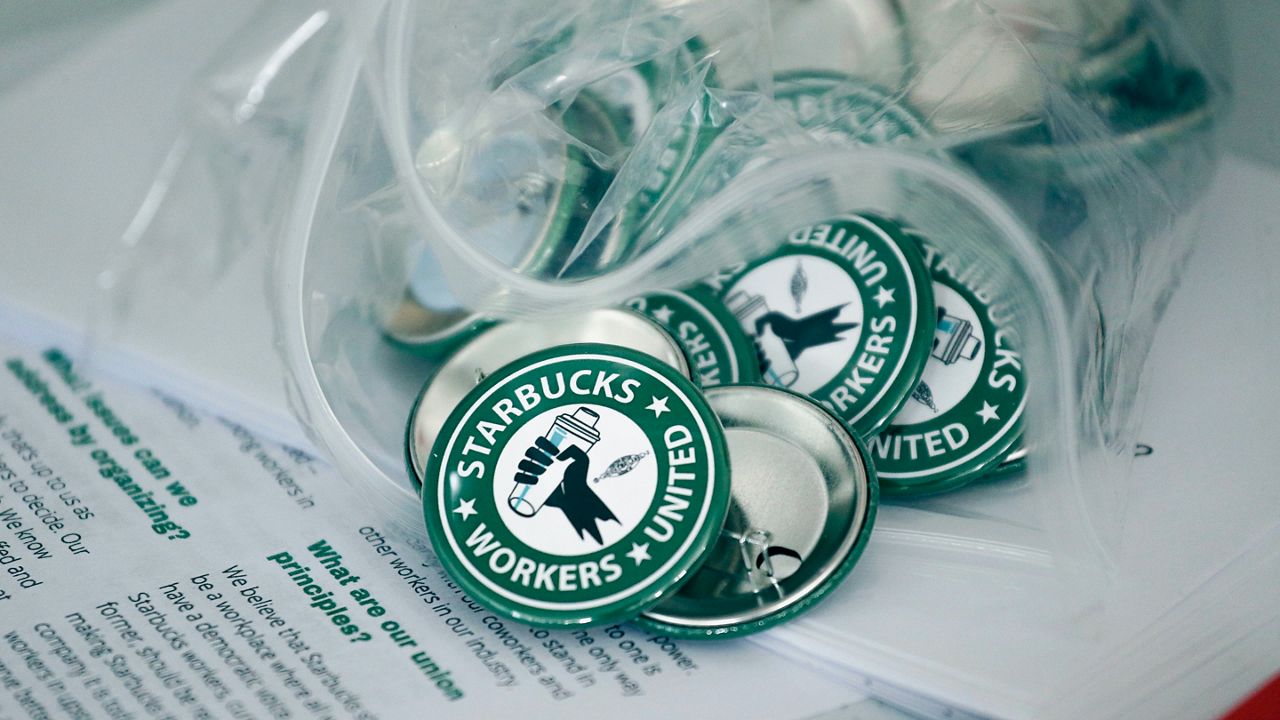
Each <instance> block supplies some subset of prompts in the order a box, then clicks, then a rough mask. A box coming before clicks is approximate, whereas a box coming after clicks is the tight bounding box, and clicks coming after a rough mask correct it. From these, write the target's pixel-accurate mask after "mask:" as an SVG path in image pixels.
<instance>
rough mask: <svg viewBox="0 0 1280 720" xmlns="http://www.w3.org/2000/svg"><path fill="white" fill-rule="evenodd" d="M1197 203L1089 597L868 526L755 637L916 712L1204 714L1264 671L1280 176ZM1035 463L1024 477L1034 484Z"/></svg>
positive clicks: (1277, 553) (1232, 166)
mask: <svg viewBox="0 0 1280 720" xmlns="http://www.w3.org/2000/svg"><path fill="white" fill-rule="evenodd" d="M1206 204H1207V210H1206V214H1205V217H1204V222H1203V229H1202V232H1201V243H1200V246H1199V248H1198V254H1197V255H1195V257H1194V258H1193V260H1192V262H1191V263H1190V264H1189V265H1188V267H1187V268H1186V270H1185V274H1184V277H1183V287H1182V288H1181V289H1180V290H1179V292H1178V294H1177V295H1175V296H1174V298H1173V301H1172V302H1171V304H1170V306H1169V309H1168V314H1167V316H1166V317H1165V319H1164V321H1163V324H1162V325H1161V327H1160V330H1159V333H1158V334H1157V337H1156V341H1155V345H1154V347H1153V349H1152V361H1151V363H1152V365H1151V369H1150V371H1149V374H1148V379H1147V381H1148V382H1149V383H1150V399H1149V400H1148V408H1147V412H1146V417H1145V422H1144V427H1143V429H1142V432H1141V436H1140V440H1141V441H1142V442H1143V443H1144V444H1145V446H1146V448H1147V449H1152V450H1153V452H1152V453H1151V454H1149V455H1144V456H1143V457H1138V458H1136V459H1135V460H1134V465H1133V473H1132V477H1131V478H1130V481H1129V484H1128V487H1129V488H1130V490H1129V497H1128V504H1127V514H1126V516H1125V522H1124V534H1123V537H1122V538H1121V539H1120V542H1119V543H1118V552H1117V558H1116V567H1115V568H1114V572H1113V583H1112V585H1111V586H1109V587H1108V588H1107V591H1106V592H1105V593H1104V596H1103V597H1102V599H1101V601H1100V602H1099V603H1098V604H1097V605H1095V606H1093V607H1091V608H1089V609H1088V610H1087V611H1086V612H1083V613H1080V614H1076V615H1070V616H1059V615H1057V614H1055V612H1054V611H1053V608H1054V607H1055V594H1056V593H1058V592H1061V589H1060V588H1059V586H1058V585H1057V584H1056V583H1054V582H1053V581H1052V578H1051V577H1050V576H1049V574H1048V573H1044V574H1043V575H1038V574H1037V573H1036V572H1035V567H1034V564H1033V563H1027V565H1026V567H1025V568H1024V570H1025V572H1024V573H1021V574H1014V573H1010V572H1007V571H1001V568H1000V567H999V565H998V564H997V563H991V564H990V566H989V567H988V566H985V565H984V564H983V563H982V562H981V557H980V556H964V555H958V554H957V553H955V552H952V551H945V550H944V551H938V552H934V553H930V552H929V551H928V550H927V549H918V550H917V551H916V552H914V554H912V553H908V552H905V551H904V548H902V547H900V546H895V543H894V539H893V538H892V537H891V536H889V535H886V534H885V533H882V532H880V529H879V528H878V529H877V531H876V533H873V535H872V540H871V543H870V545H869V546H868V548H867V551H866V553H865V554H864V556H863V558H862V560H861V561H860V563H859V565H858V567H857V569H856V570H855V572H854V573H853V574H852V575H851V576H850V578H849V580H848V581H847V582H846V583H845V585H844V586H843V587H842V588H841V589H840V590H839V591H838V592H837V593H835V594H833V596H832V597H831V598H830V599H829V601H828V602H826V603H825V604H824V605H823V606H821V607H820V608H818V609H817V610H816V611H815V612H814V613H812V614H811V615H809V616H807V617H805V618H802V619H800V620H799V621H798V622H796V623H793V624H791V625H788V626H786V627H783V628H780V629H779V630H778V631H777V632H775V633H771V634H770V635H769V636H767V637H765V638H762V641H765V642H771V643H781V644H786V645H790V646H791V647H792V651H793V652H795V653H797V655H798V656H804V657H809V658H812V661H813V662H817V663H824V662H825V663H831V664H836V665H839V666H841V667H843V668H845V669H846V671H847V672H855V671H856V672H859V673H861V674H865V675H868V676H870V677H872V678H873V679H874V681H876V682H877V683H879V682H884V683H888V684H889V688H888V690H889V694H890V695H892V694H893V692H894V691H895V688H896V687H901V688H906V689H908V690H909V691H910V692H911V693H918V694H922V695H924V696H926V697H931V698H934V699H935V700H936V702H934V703H932V704H929V703H927V702H925V703H920V704H916V705H913V707H916V708H917V709H919V710H921V711H922V712H925V713H928V714H931V715H934V716H939V717H941V716H946V717H953V716H954V715H953V714H951V712H950V711H949V710H948V706H953V707H957V708H966V709H970V710H974V711H977V712H980V713H983V714H990V715H995V716H998V717H1018V718H1021V717H1027V718H1056V717H1061V718H1082V717H1087V718H1107V717H1115V718H1125V720H1133V719H1134V718H1160V719H1161V720H1165V719H1168V718H1204V717H1215V716H1219V715H1221V714H1222V713H1224V712H1226V711H1227V710H1228V709H1229V708H1231V707H1232V706H1233V705H1234V704H1235V703H1236V702H1238V701H1239V699H1240V698H1241V697H1243V696H1245V695H1246V694H1247V693H1249V692H1250V691H1251V690H1252V689H1253V688H1254V687H1256V686H1258V685H1259V684H1260V683H1261V682H1263V681H1264V680H1265V679H1266V678H1267V677H1269V676H1271V675H1272V674H1273V673H1275V672H1276V670H1277V668H1280V603H1277V601H1276V598H1277V597H1280V519H1278V517H1277V514H1276V508H1280V483H1277V482H1275V480H1274V475H1275V470H1276V468H1277V467H1280V444H1278V443H1277V442H1276V440H1275V437H1274V436H1275V431H1274V428H1275V412H1276V408H1277V407H1280V383H1278V382H1277V381H1276V373H1275V370H1274V362H1275V360H1274V358H1275V357H1276V356H1277V354H1278V353H1280V339H1277V336H1276V335H1275V334H1274V333H1272V332H1270V329H1269V328H1270V325H1271V322H1270V319H1271V318H1273V317H1274V316H1275V308H1276V307H1277V305H1278V304H1280V286H1278V285H1277V283H1276V278H1277V277H1280V275H1278V273H1280V245H1277V244H1276V242H1275V228H1276V227H1278V226H1280V175H1278V174H1277V173H1275V172H1274V171H1270V170H1263V169H1260V168H1258V167H1256V166H1253V165H1251V164H1249V163H1247V162H1243V161H1241V160H1239V159H1238V158H1229V159H1228V160H1227V161H1226V162H1225V163H1224V166H1223V168H1222V169H1221V172H1220V175H1219V177H1218V179H1217V182H1216V183H1215V185H1214V188H1213V190H1212V192H1211V194H1210V196H1209V198H1208V200H1207V203H1206ZM1142 452H1143V453H1145V452H1146V449H1144V450H1142ZM1030 462H1031V465H1032V468H1033V469H1032V470H1031V472H1030V474H1029V475H1028V476H1027V477H1026V478H1024V479H1023V480H1021V481H1017V482H1038V481H1039V482H1043V481H1045V480H1046V479H1045V478H1044V477H1043V476H1039V475H1037V474H1036V473H1035V471H1034V462H1035V459H1034V456H1033V457H1032V458H1031V459H1030ZM939 626H942V627H944V628H945V632H938V631H937V628H938V627H939ZM868 688H869V689H870V690H871V691H872V692H873V693H875V692H878V690H877V689H876V685H873V684H869V685H868Z"/></svg>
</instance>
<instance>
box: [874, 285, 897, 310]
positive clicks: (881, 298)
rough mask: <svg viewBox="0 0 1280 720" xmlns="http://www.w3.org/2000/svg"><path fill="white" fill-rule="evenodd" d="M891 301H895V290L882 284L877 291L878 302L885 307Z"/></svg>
mask: <svg viewBox="0 0 1280 720" xmlns="http://www.w3.org/2000/svg"><path fill="white" fill-rule="evenodd" d="M891 302H893V291H892V290H890V289H889V288H887V287H885V286H883V285H881V286H880V289H879V290H877V291H876V304H877V305H879V306H880V307H884V306H885V305H888V304H889V303H891Z"/></svg>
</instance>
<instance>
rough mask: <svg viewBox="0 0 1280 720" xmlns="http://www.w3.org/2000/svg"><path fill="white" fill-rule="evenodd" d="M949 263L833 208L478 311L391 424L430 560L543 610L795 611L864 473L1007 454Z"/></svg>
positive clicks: (1003, 408)
mask: <svg viewBox="0 0 1280 720" xmlns="http://www.w3.org/2000/svg"><path fill="white" fill-rule="evenodd" d="M969 276H971V273H966V272H964V271H963V269H961V268H956V267H954V266H953V264H951V263H949V262H948V260H947V259H946V258H945V257H943V256H942V254H941V253H939V252H938V251H937V250H936V248H934V247H933V246H932V245H930V244H929V243H928V242H927V241H926V240H924V239H923V238H921V237H919V236H918V235H916V234H914V233H911V232H909V231H905V230H903V229H902V228H901V227H900V226H899V225H897V224H896V223H894V222H892V221H889V220H886V219H884V218H881V217H877V216H874V215H871V214H848V215H844V216H841V217H838V218H833V219H831V220H830V221H827V222H823V223H816V224H814V225H810V226H806V227H803V228H798V229H796V230H795V231H793V232H791V233H789V234H788V236H787V237H786V238H785V240H784V242H782V243H781V245H780V246H779V247H778V248H777V249H776V250H775V251H774V252H773V253H771V254H770V255H768V256H766V257H764V258H761V259H758V260H756V261H754V262H752V263H749V264H746V265H744V266H740V267H737V268H734V269H733V270H731V271H725V272H722V273H720V274H718V275H716V276H714V277H713V278H710V279H708V280H707V281H706V282H705V283H703V284H701V285H699V286H697V287H693V288H688V289H685V290H682V291H673V290H665V291H655V292H651V293H648V294H646V295H642V296H639V297H636V298H633V299H631V300H630V301H628V302H627V303H626V306H625V307H622V308H613V309H599V310H591V311H586V312H583V313H579V314H577V315H571V316H567V317H554V318H548V319H546V320H541V321H512V322H505V323H497V322H492V323H489V324H488V326H487V327H484V328H482V329H478V330H476V331H475V333H474V334H473V336H472V337H470V338H469V339H468V340H467V341H465V342H464V343H462V344H461V345H460V346H459V347H458V348H457V349H456V350H454V351H453V352H452V354H450V355H449V356H447V357H446V358H445V359H444V360H443V362H442V363H441V365H440V367H439V368H438V369H437V371H436V372H435V374H434V375H433V376H432V378H431V379H430V380H429V381H428V382H427V383H426V385H425V386H424V388H423V390H422V393H421V394H420V396H419V398H418V401H417V403H416V404H415V406H414V409H413V412H412V414H411V416H410V419H409V425H408V432H407V439H406V459H407V463H408V466H409V472H410V475H411V477H412V478H413V480H414V482H415V483H416V484H417V485H418V486H419V487H420V488H421V496H422V502H423V509H424V515H425V519H426V524H427V528H428V532H429V535H430V537H431V540H432V543H433V545H434V547H435V548H436V550H437V553H438V554H439V556H440V559H441V562H442V564H443V565H444V567H445V568H446V569H447V570H448V572H449V573H450V575H451V576H452V577H453V578H454V579H455V580H456V581H457V582H458V584H459V585H460V586H462V587H463V588H464V589H465V590H466V591H467V592H468V593H469V594H470V595H472V596H473V597H475V598H477V599H478V600H479V601H481V602H482V603H484V604H485V605H487V606H488V607H490V608H492V609H493V610H494V611H496V612H501V613H503V614H505V615H507V616H508V617H511V618H513V619H516V620H520V621H523V622H527V623H530V624H532V625H538V626H544V627H560V626H571V625H582V624H600V623H609V622H618V621H627V620H634V621H636V622H639V623H641V624H643V625H646V626H648V627H650V628H652V629H655V630H660V631H661V632H663V633H666V634H670V635H674V636H680V637H709V636H726V635H735V634H744V633H749V632H754V631H757V630H760V629H763V628H767V627H770V626H772V625H774V624H777V623H779V622H782V621H784V620H786V619H788V618H791V617H793V616H794V615H796V614H797V613H799V612H802V611H804V610H805V609H806V608H808V607H810V606H812V605H813V604H814V603H816V602H818V601H819V600H820V599H821V598H822V597H824V596H825V595H826V594H827V593H828V592H829V591H830V590H831V589H832V588H834V587H835V586H836V585H837V584H839V582H840V581H841V580H842V579H843V578H844V577H845V576H846V575H848V574H849V573H850V571H851V570H852V568H853V567H854V565H855V563H856V562H857V560H858V558H859V556H860V555H861V553H862V551H863V549H864V548H865V546H866V543H867V540H868V538H869V536H870V533H871V529H872V526H873V524H874V520H875V514H876V508H877V505H878V502H879V497H880V494H881V493H882V492H883V493H884V495H885V496H900V497H910V496H917V495H924V494H933V493H939V492H944V491H948V490H953V489H956V488H959V487H962V486H964V485H967V484H969V483H971V482H973V481H974V480H977V479H979V478H983V477H996V476H1004V475H1008V474H1010V473H1014V472H1017V471H1018V470H1019V469H1020V468H1021V467H1022V464H1023V463H1024V462H1025V460H1024V459H1023V455H1024V454H1025V453H1024V452H1023V451H1022V450H1021V449H1020V448H1019V447H1018V445H1017V443H1018V440H1019V438H1020V429H1021V425H1020V419H1021V412H1022V405H1023V402H1024V398H1023V393H1024V383H1023V379H1022V374H1021V360H1020V357H1019V356H1018V353H1017V351H1016V349H1015V348H1014V347H1013V346H1012V341H1011V337H1012V336H1011V334H1010V333H1009V332H1008V331H1007V330H1006V329H1003V328H1000V327H998V326H997V324H996V323H995V322H994V321H993V318H992V314H991V312H990V308H989V302H990V301H989V300H988V299H987V293H986V291H985V288H969V287H966V286H965V285H964V284H962V282H960V281H959V280H958V279H957V278H966V277H969Z"/></svg>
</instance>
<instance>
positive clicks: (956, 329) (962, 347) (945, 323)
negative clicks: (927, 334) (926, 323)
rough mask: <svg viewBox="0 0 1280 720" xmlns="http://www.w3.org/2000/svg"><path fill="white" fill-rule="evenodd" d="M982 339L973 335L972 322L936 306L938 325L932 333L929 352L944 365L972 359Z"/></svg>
mask: <svg viewBox="0 0 1280 720" xmlns="http://www.w3.org/2000/svg"><path fill="white" fill-rule="evenodd" d="M981 348H982V341H981V340H979V339H978V338H976V337H974V333H973V323H971V322H969V321H968V320H964V319H961V318H958V317H955V316H954V315H948V314H947V309H946V308H944V307H939V308H938V325H937V329H936V330H935V331H934V334H933V351H932V352H931V353H929V354H930V355H932V356H933V357H934V359H936V360H940V361H942V364H944V365H953V364H955V363H956V362H958V361H960V360H972V359H974V358H976V357H977V356H978V350H979V349H981Z"/></svg>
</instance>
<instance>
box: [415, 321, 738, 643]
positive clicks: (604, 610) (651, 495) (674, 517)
mask: <svg viewBox="0 0 1280 720" xmlns="http://www.w3.org/2000/svg"><path fill="white" fill-rule="evenodd" d="M425 480H426V483H425V487H424V489H423V508H424V514H425V517H426V523H427V530H428V533H429V535H430V538H431V541H432V544H433V545H434V547H435V549H436V552H437V554H438V555H439V557H440V560H441V563H442V564H443V565H444V567H445V569H446V570H447V571H448V572H449V574H450V576H451V577H453V579H454V580H455V581H456V582H457V583H458V584H459V585H460V586H462V588H463V589H464V590H466V592H468V593H469V594H471V595H472V596H473V597H475V598H476V599H477V600H479V601H480V602H482V603H483V604H485V605H486V606H487V607H489V608H491V609H493V610H494V611H497V612H500V613H502V614H503V615H505V616H507V617H510V618H512V619H515V620H519V621H522V622H526V623H529V624H532V625H538V626H544V627H555V626H566V625H590V624H600V623H607V622H616V621H620V620H628V619H631V618H633V617H635V616H636V615H637V614H639V613H640V612H641V611H643V610H645V609H647V608H649V607H651V606H652V605H653V604H655V603H656V602H658V601H659V599H660V598H661V597H662V596H663V595H664V594H667V593H669V592H671V591H672V589H673V588H674V587H675V586H676V585H677V584H678V583H679V582H680V581H681V580H682V579H683V578H684V577H685V576H686V574H687V573H689V572H690V570H691V569H693V568H694V567H695V566H696V565H697V564H698V563H699V562H700V561H701V559H702V558H703V556H704V554H705V553H706V551H707V548H708V547H709V546H710V545H711V543H712V541H713V540H714V539H715V538H716V537H717V536H718V535H719V533H720V531H721V528H722V527H723V525H724V520H725V515H726V513H727V511H728V506H729V465H728V460H727V454H726V447H725V438H724V431H723V428H722V426H721V424H720V421H719V420H718V419H717V418H716V416H715V414H714V413H713V412H712V410H711V408H710V406H709V405H708V404H707V401H706V400H705V399H704V398H703V396H702V394H701V393H700V392H699V391H698V389H697V388H696V387H695V386H694V385H693V383H692V382H691V381H690V380H688V379H687V378H685V377H683V376H682V375H680V373H679V372H678V371H676V370H674V369H672V368H671V367H670V366H668V365H665V364H664V363H662V362H661V361H658V360H655V359H654V358H652V357H649V356H647V355H645V354H643V353H639V352H635V351H632V350H628V349H626V348H622V347H617V346H612V345H599V344H582V345H566V346H562V347H559V348H554V349H551V350H547V351H543V352H539V353H535V354H533V355H530V356H528V357H526V358H523V359H521V360H518V361H516V362H513V363H511V364H509V365H507V366H505V367H503V368H501V369H499V370H497V371H496V372H494V373H492V374H491V375H489V376H488V377H487V378H486V379H485V380H484V381H483V382H481V383H480V384H479V385H478V386H476V388H475V389H474V390H473V391H472V392H471V393H469V394H468V395H467V397H466V398H465V399H464V400H463V401H462V403H461V404H460V405H459V406H458V407H457V409H455V410H454V412H453V413H452V414H451V415H450V417H449V419H448V420H447V421H446V423H445V427H444V428H443V430H442V432H441V433H440V435H439V437H438V438H437V440H436V442H435V445H434V447H433V448H432V451H431V455H430V458H429V459H428V462H427V471H426V477H425Z"/></svg>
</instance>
